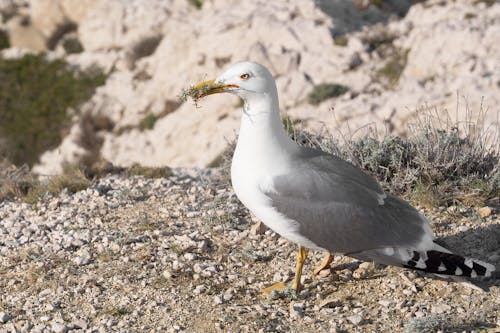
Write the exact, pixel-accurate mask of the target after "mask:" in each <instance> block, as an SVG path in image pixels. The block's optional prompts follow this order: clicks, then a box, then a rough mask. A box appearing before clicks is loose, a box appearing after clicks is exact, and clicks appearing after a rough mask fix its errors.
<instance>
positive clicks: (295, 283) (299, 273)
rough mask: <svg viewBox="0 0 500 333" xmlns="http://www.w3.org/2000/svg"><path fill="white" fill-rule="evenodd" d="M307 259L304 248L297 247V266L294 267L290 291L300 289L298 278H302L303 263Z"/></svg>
mask: <svg viewBox="0 0 500 333" xmlns="http://www.w3.org/2000/svg"><path fill="white" fill-rule="evenodd" d="M306 258H307V250H306V248H305V247H302V246H301V247H299V253H297V266H296V267H295V277H294V278H293V283H292V289H293V290H295V291H296V292H297V291H299V289H300V278H301V276H302V267H304V262H305V261H306Z"/></svg>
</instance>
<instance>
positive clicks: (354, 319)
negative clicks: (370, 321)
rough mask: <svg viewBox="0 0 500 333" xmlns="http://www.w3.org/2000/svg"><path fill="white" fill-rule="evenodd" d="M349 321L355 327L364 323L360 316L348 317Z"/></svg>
mask: <svg viewBox="0 0 500 333" xmlns="http://www.w3.org/2000/svg"><path fill="white" fill-rule="evenodd" d="M347 319H348V320H349V321H350V322H351V323H353V324H354V325H359V324H361V323H362V322H363V317H361V316H360V315H358V314H355V315H352V316H349V317H347Z"/></svg>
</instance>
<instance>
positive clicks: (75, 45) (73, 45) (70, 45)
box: [62, 37, 83, 54]
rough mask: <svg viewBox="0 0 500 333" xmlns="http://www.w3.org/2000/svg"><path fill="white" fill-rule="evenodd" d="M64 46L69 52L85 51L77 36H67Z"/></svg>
mask: <svg viewBox="0 0 500 333" xmlns="http://www.w3.org/2000/svg"><path fill="white" fill-rule="evenodd" d="M62 46H63V48H64V51H66V53H67V54H74V53H82V52H83V45H82V43H80V41H79V40H78V38H76V37H71V38H65V39H64V40H63V42H62Z"/></svg>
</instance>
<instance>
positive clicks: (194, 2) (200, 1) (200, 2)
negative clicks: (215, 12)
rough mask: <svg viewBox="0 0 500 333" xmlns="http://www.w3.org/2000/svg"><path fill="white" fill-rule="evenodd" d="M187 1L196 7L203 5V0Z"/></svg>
mask: <svg viewBox="0 0 500 333" xmlns="http://www.w3.org/2000/svg"><path fill="white" fill-rule="evenodd" d="M188 1H189V3H190V4H191V5H193V6H194V7H195V8H196V9H201V7H203V0H188Z"/></svg>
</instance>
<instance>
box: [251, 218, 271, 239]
mask: <svg viewBox="0 0 500 333" xmlns="http://www.w3.org/2000/svg"><path fill="white" fill-rule="evenodd" d="M266 231H267V227H266V225H265V224H264V223H262V222H260V221H258V222H257V223H255V224H254V225H252V227H251V228H250V233H251V234H252V235H254V236H256V235H263V234H265V233H266Z"/></svg>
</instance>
